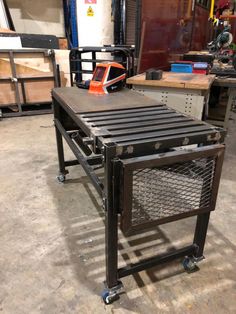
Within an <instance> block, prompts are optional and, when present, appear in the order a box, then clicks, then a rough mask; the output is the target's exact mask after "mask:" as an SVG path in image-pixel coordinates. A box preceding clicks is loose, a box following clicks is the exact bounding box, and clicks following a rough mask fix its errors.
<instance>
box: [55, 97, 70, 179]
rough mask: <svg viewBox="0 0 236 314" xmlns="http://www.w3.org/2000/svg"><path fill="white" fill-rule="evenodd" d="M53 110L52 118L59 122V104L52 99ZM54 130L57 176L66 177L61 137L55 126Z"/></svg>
mask: <svg viewBox="0 0 236 314" xmlns="http://www.w3.org/2000/svg"><path fill="white" fill-rule="evenodd" d="M53 108H54V118H55V119H58V120H59V121H60V122H61V115H60V108H59V104H58V103H57V101H55V100H54V99H53ZM55 130H56V141H57V154H58V162H59V175H66V174H67V173H68V171H67V170H66V168H65V157H64V148H63V141H62V135H61V132H60V131H59V130H58V128H57V126H56V125H55Z"/></svg>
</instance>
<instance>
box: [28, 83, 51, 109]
mask: <svg viewBox="0 0 236 314" xmlns="http://www.w3.org/2000/svg"><path fill="white" fill-rule="evenodd" d="M52 88H54V81H53V80H46V81H28V82H26V83H25V94H26V101H27V103H31V102H50V101H51V100H52V99H51V90H52Z"/></svg>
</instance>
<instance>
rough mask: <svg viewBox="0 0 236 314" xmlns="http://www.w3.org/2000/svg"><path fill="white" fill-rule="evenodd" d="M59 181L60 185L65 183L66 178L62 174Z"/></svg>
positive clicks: (58, 177) (58, 178)
mask: <svg viewBox="0 0 236 314" xmlns="http://www.w3.org/2000/svg"><path fill="white" fill-rule="evenodd" d="M57 180H58V182H59V183H63V182H65V181H66V176H65V175H64V174H62V173H60V174H59V175H58V176H57Z"/></svg>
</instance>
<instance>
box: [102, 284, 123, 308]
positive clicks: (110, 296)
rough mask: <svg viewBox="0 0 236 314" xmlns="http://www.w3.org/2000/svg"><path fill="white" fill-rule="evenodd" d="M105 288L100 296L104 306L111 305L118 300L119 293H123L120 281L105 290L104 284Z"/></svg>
mask: <svg viewBox="0 0 236 314" xmlns="http://www.w3.org/2000/svg"><path fill="white" fill-rule="evenodd" d="M105 287H106V288H105V289H104V290H103V292H102V295H101V297H102V299H103V302H104V303H105V304H111V303H113V302H114V301H116V300H118V299H119V298H120V297H119V293H122V291H123V284H122V282H121V281H118V282H117V285H116V286H114V287H112V288H111V289H109V288H107V285H106V283H105Z"/></svg>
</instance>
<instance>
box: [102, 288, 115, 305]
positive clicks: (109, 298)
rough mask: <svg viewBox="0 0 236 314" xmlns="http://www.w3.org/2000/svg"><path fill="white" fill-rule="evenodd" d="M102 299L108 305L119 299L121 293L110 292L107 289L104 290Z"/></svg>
mask: <svg viewBox="0 0 236 314" xmlns="http://www.w3.org/2000/svg"><path fill="white" fill-rule="evenodd" d="M102 299H103V302H104V303H105V304H106V305H108V304H111V303H113V302H114V301H115V300H118V299H119V295H118V294H116V293H114V294H110V293H109V290H107V289H105V290H104V291H103V292H102Z"/></svg>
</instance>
